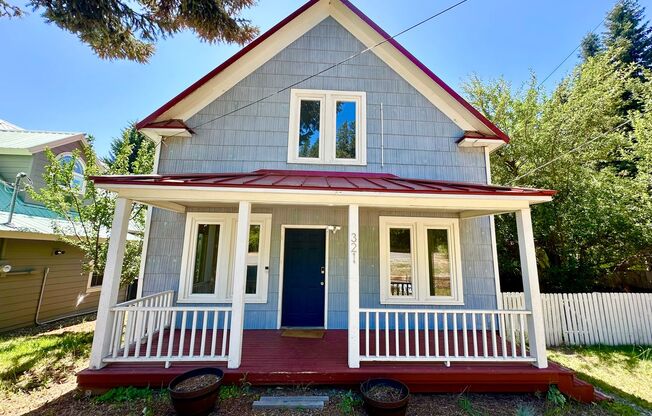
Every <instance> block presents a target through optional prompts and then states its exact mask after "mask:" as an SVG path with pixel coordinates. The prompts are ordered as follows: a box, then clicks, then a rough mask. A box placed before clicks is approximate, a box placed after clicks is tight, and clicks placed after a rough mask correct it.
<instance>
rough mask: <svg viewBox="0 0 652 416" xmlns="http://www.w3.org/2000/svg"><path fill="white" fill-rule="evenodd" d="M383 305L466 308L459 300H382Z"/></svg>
mask: <svg viewBox="0 0 652 416" xmlns="http://www.w3.org/2000/svg"><path fill="white" fill-rule="evenodd" d="M380 304H381V305H438V306H464V301H463V300H457V299H426V300H422V299H396V298H388V299H381V300H380Z"/></svg>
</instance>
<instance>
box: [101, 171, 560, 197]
mask: <svg viewBox="0 0 652 416" xmlns="http://www.w3.org/2000/svg"><path fill="white" fill-rule="evenodd" d="M91 179H92V180H93V181H94V182H95V183H96V184H111V185H150V186H188V187H216V188H263V189H287V190H299V191H300V190H319V191H349V192H351V191H353V192H388V193H415V194H444V195H486V196H552V195H554V194H555V193H556V191H553V190H548V189H533V188H511V187H506V186H496V185H482V184H474V183H465V182H450V181H433V180H427V179H406V178H401V177H398V176H396V175H392V174H389V173H366V172H324V171H306V170H270V169H261V170H256V171H254V172H249V173H188V174H175V175H130V176H94V177H91Z"/></svg>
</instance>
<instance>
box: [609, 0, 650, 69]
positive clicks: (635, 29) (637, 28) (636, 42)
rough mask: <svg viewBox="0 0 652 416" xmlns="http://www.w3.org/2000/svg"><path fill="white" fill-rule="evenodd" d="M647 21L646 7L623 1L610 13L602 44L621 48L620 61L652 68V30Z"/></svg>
mask: <svg viewBox="0 0 652 416" xmlns="http://www.w3.org/2000/svg"><path fill="white" fill-rule="evenodd" d="M648 23H649V22H648V21H647V20H645V7H643V6H641V5H640V4H639V3H638V0H622V1H620V2H618V3H617V4H616V5H615V6H614V8H613V9H612V10H611V11H610V12H609V14H608V15H607V19H606V27H607V30H606V32H605V33H604V34H603V37H602V43H603V44H604V45H605V46H606V47H607V48H620V50H621V52H620V56H619V59H620V60H621V61H622V62H624V63H636V64H639V65H641V66H643V67H645V68H652V28H650V27H648Z"/></svg>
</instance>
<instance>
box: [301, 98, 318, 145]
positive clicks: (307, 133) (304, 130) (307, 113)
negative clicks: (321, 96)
mask: <svg viewBox="0 0 652 416" xmlns="http://www.w3.org/2000/svg"><path fill="white" fill-rule="evenodd" d="M320 107H321V103H320V102H319V101H317V100H301V109H300V114H299V157H312V158H318V157H319V136H320V135H319V123H320V120H319V114H320Z"/></svg>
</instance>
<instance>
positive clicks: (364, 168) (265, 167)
mask: <svg viewBox="0 0 652 416" xmlns="http://www.w3.org/2000/svg"><path fill="white" fill-rule="evenodd" d="M138 128H139V129H140V131H142V132H143V133H145V134H146V135H147V136H149V137H150V138H151V139H152V140H154V141H155V142H156V144H157V146H156V151H157V153H156V174H155V175H148V176H120V177H116V176H112V177H111V176H103V177H96V178H94V180H95V183H96V184H97V185H98V186H100V187H102V188H104V189H107V190H110V191H113V192H115V193H117V195H118V203H117V206H116V211H115V218H114V223H113V233H112V236H111V242H110V247H109V254H108V267H107V268H106V272H105V276H104V283H103V292H102V299H101V303H100V309H99V315H98V321H97V328H96V332H95V338H94V342H93V350H92V356H91V362H90V368H89V369H88V370H85V371H83V372H82V373H80V374H79V375H78V382H79V384H80V386H81V387H84V388H102V387H110V386H116V385H126V384H132V385H160V384H161V383H164V382H166V381H169V379H170V378H171V377H172V376H174V375H175V374H178V373H179V372H181V371H185V370H187V369H188V368H189V367H192V366H198V365H206V364H207V363H208V364H210V365H225V366H228V370H227V381H228V380H230V381H233V380H238V379H239V378H241V377H242V376H243V375H246V378H247V381H248V382H251V383H259V384H287V383H314V384H349V383H353V382H359V381H363V380H365V379H367V378H369V377H372V376H374V375H376V376H377V375H381V374H382V375H385V376H388V375H389V376H392V377H394V378H398V379H401V380H403V381H405V382H407V383H408V384H410V385H411V387H412V388H413V389H414V390H416V391H451V390H453V391H455V390H459V391H461V390H462V389H464V388H465V386H472V390H474V391H506V390H512V391H528V390H531V391H534V390H537V389H539V390H541V389H545V388H546V387H547V385H548V384H549V383H555V384H559V385H560V388H561V389H563V390H564V391H566V392H568V393H569V394H573V395H574V396H575V397H579V398H583V399H592V398H593V389H592V388H591V387H590V386H587V385H583V384H582V385H581V384H578V382H575V381H573V380H572V374H571V373H569V372H568V371H566V370H563V369H561V368H559V367H558V366H556V365H554V364H549V363H548V361H547V358H546V347H545V340H544V332H543V321H542V315H541V314H542V310H541V300H540V296H539V283H538V277H537V266H536V259H535V248H534V239H533V233H532V224H531V218H530V207H531V205H533V204H538V203H544V202H546V201H550V200H551V198H552V196H553V194H554V191H549V190H538V189H523V188H510V187H504V186H494V185H491V184H490V174H489V172H490V169H489V153H490V152H491V151H492V150H494V149H496V148H498V147H500V146H503V145H505V144H506V143H508V141H509V138H508V137H507V136H506V135H505V134H504V133H503V132H502V131H500V129H498V128H497V127H496V126H495V125H493V124H492V123H491V122H490V121H489V120H487V119H486V118H485V117H484V116H483V115H482V114H480V113H479V112H478V111H477V110H476V109H474V108H473V107H472V106H471V105H469V103H467V102H466V101H465V100H464V99H463V98H462V97H461V96H460V95H458V94H457V93H456V92H454V91H453V90H452V89H451V88H450V87H449V86H447V85H446V84H445V83H444V82H443V81H442V80H441V79H440V78H438V77H437V76H436V75H435V74H433V72H431V71H430V70H429V69H428V68H426V67H425V66H424V65H423V64H422V63H421V62H419V61H418V60H417V59H416V58H415V57H414V56H413V55H411V54H410V53H409V52H408V51H406V50H405V49H404V48H403V47H402V46H401V45H400V44H399V43H398V42H396V41H395V40H394V39H393V38H391V37H390V36H389V35H388V34H387V33H385V32H384V31H383V30H382V29H380V28H379V27H378V26H377V25H376V24H375V23H374V22H372V21H371V20H370V19H369V18H368V17H366V16H365V15H364V14H363V13H362V12H361V11H360V10H358V9H357V8H356V7H355V6H353V5H352V4H351V3H350V2H349V1H347V0H311V1H309V2H308V3H306V4H305V5H303V6H302V7H301V8H299V9H298V10H297V11H296V12H294V13H293V14H291V15H290V16H288V17H287V18H286V19H284V20H283V21H282V22H280V23H279V24H277V25H276V26H274V27H273V28H272V29H270V30H269V31H268V32H266V33H264V34H263V35H261V36H260V37H259V38H257V39H256V40H255V41H253V42H252V43H251V44H249V45H248V46H246V47H245V48H244V49H242V50H241V51H240V52H238V53H237V54H236V55H234V56H233V57H231V58H230V59H228V60H227V61H226V62H224V63H223V64H221V65H219V66H218V67H217V68H215V69H214V70H213V71H211V72H210V73H208V74H207V75H206V76H204V77H203V78H201V79H200V80H199V81H197V82H195V83H194V84H192V85H191V86H190V87H188V88H187V89H186V90H185V91H183V92H182V93H180V94H179V95H178V96H176V97H175V98H173V99H172V100H170V101H169V102H168V103H166V104H165V105H163V106H162V107H161V108H159V109H158V110H156V111H155V112H153V113H152V114H151V115H149V116H148V117H146V118H145V119H144V120H143V121H141V122H140V123H139V124H138ZM133 201H137V202H139V203H143V204H147V205H149V206H150V207H152V209H151V212H150V217H149V222H148V226H147V231H146V243H145V244H146V249H145V254H146V256H145V260H144V263H143V274H142V279H140V287H139V298H138V299H136V300H134V301H132V302H127V303H123V304H117V299H116V296H117V286H116V285H117V282H118V281H119V277H120V270H121V263H122V259H123V255H124V244H123V242H124V238H125V232H126V229H125V226H126V224H127V221H128V212H129V207H130V206H131V203H132V202H133ZM508 212H512V213H516V215H515V217H516V223H517V226H518V235H519V243H520V249H521V264H522V271H523V283H524V289H525V299H526V302H525V304H526V305H525V309H523V310H504V309H502V307H501V306H502V305H501V302H500V299H501V298H500V285H499V279H498V268H497V261H496V242H495V235H494V229H493V218H492V215H494V214H499V213H508ZM526 334H527V335H526ZM220 363H221V364H220ZM406 363H412V365H406ZM415 363H418V364H417V365H414V364H415ZM476 364H479V365H476Z"/></svg>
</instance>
